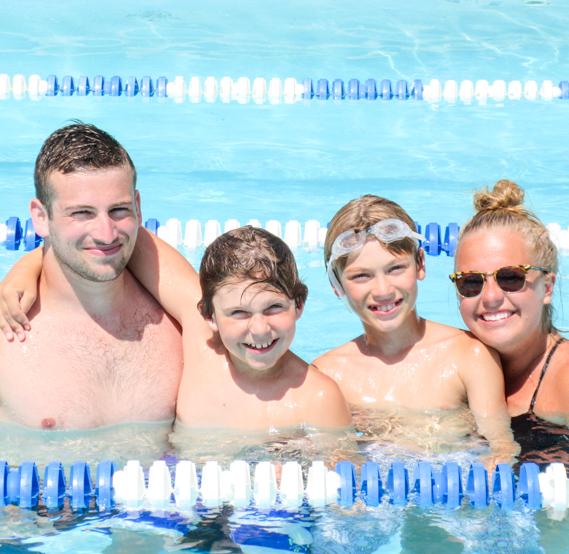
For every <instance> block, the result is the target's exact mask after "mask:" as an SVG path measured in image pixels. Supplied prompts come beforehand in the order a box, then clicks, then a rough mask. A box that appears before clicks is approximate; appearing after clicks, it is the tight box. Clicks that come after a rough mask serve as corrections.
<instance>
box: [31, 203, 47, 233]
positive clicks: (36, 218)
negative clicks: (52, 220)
mask: <svg viewBox="0 0 569 554" xmlns="http://www.w3.org/2000/svg"><path fill="white" fill-rule="evenodd" d="M30 214H31V215H32V222H33V224H34V229H35V231H36V233H37V234H38V235H39V236H40V237H43V238H45V237H48V236H49V224H48V221H49V217H48V215H47V209H46V208H45V206H44V205H43V204H42V203H41V202H40V201H39V200H38V199H37V198H34V199H33V200H32V201H31V202H30Z"/></svg>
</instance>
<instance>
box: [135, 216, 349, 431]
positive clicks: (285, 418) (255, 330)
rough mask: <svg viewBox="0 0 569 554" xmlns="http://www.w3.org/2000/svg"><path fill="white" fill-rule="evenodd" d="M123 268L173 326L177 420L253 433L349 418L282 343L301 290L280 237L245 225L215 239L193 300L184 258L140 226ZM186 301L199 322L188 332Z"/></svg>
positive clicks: (332, 391)
mask: <svg viewBox="0 0 569 554" xmlns="http://www.w3.org/2000/svg"><path fill="white" fill-rule="evenodd" d="M129 268H131V269H132V270H133V272H134V274H135V275H136V276H137V278H138V279H139V280H140V281H141V282H142V283H143V284H144V285H145V286H146V287H147V288H148V289H149V290H150V291H151V292H152V294H154V295H155V297H156V298H157V299H158V301H159V302H160V303H161V304H162V306H163V307H164V309H166V310H167V311H168V312H169V313H170V314H171V315H172V316H173V317H175V318H176V319H177V320H178V321H179V322H180V324H181V325H182V328H183V332H184V333H183V334H184V353H185V358H184V364H185V365H184V375H183V377H182V383H181V385H180V392H179V395H178V405H177V418H178V422H180V423H182V424H184V425H185V426H189V427H193V428H218V429H219V428H226V429H228V428H233V429H247V430H259V431H267V430H270V429H271V430H274V429H278V428H281V429H282V428H290V427H298V426H299V425H301V426H309V427H348V426H349V425H350V423H351V416H350V413H349V410H348V407H347V404H346V401H345V400H344V397H343V395H342V393H341V392H340V389H339V387H338V385H337V384H336V383H335V382H334V381H333V380H332V379H331V378H329V377H327V376H326V375H324V374H322V373H320V372H319V371H318V370H316V369H315V368H313V367H312V366H310V365H309V364H308V363H306V362H305V361H303V360H301V359H300V358H299V357H298V356H297V355H295V354H293V353H292V352H291V351H290V350H289V347H290V345H291V343H292V341H293V339H294V334H295V328H296V321H297V320H298V318H299V317H300V316H301V315H302V311H303V309H304V303H305V301H306V297H307V293H308V290H307V288H306V285H304V284H303V283H302V282H301V281H300V279H299V276H298V271H297V268H296V263H295V260H294V256H293V254H292V252H291V251H290V249H289V247H288V246H287V245H286V244H285V243H284V242H283V241H282V240H281V239H279V238H278V237H276V236H274V235H272V234H271V233H269V232H268V231H265V230H263V229H258V228H253V227H241V228H239V229H235V230H233V231H229V232H228V233H225V234H224V235H222V236H220V237H218V238H217V239H216V240H215V241H214V242H213V243H212V244H211V245H210V246H208V248H207V249H206V251H205V253H204V256H203V259H202V263H201V268H200V285H201V288H202V291H203V292H202V297H201V299H197V298H195V296H193V294H192V292H191V291H190V290H188V286H187V280H188V279H189V278H190V277H191V275H190V274H191V271H193V270H192V269H191V266H190V264H189V263H188V262H187V261H186V260H185V258H184V257H183V256H182V255H180V254H179V253H178V252H177V251H176V250H175V249H173V248H171V247H170V246H168V245H167V244H166V243H165V242H163V241H161V240H160V239H158V238H157V237H155V236H154V235H152V234H151V233H148V232H145V230H144V229H141V230H140V233H139V240H138V242H137V249H136V250H135V253H134V256H133V257H132V258H131V263H130V264H129ZM198 300H199V302H198ZM196 306H198V308H199V311H200V312H201V314H202V316H203V318H204V320H205V322H206V326H204V327H198V328H196V327H193V328H191V329H190V330H189V331H188V328H187V327H186V320H187V318H188V317H189V316H190V315H191V314H192V313H193V312H194V311H195V310H196Z"/></svg>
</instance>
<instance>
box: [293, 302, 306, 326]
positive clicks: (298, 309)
mask: <svg viewBox="0 0 569 554" xmlns="http://www.w3.org/2000/svg"><path fill="white" fill-rule="evenodd" d="M295 312H296V315H295V319H294V320H295V321H298V320H299V319H300V316H301V315H302V312H304V302H303V303H302V306H300V308H296V310H295Z"/></svg>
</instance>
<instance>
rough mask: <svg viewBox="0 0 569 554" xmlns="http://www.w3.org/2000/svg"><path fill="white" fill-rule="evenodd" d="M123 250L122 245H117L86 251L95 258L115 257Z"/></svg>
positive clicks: (95, 247)
mask: <svg viewBox="0 0 569 554" xmlns="http://www.w3.org/2000/svg"><path fill="white" fill-rule="evenodd" d="M121 248H122V244H115V245H109V246H93V247H90V248H85V250H86V251H87V252H89V253H90V254H93V255H94V256H114V255H115V254H117V253H118V252H119V251H120V249H121Z"/></svg>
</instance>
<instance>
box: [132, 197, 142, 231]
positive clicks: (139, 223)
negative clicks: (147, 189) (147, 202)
mask: <svg viewBox="0 0 569 554" xmlns="http://www.w3.org/2000/svg"><path fill="white" fill-rule="evenodd" d="M134 202H135V203H136V214H137V219H138V226H139V227H140V226H141V225H142V212H141V211H140V192H138V190H135V191H134Z"/></svg>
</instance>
